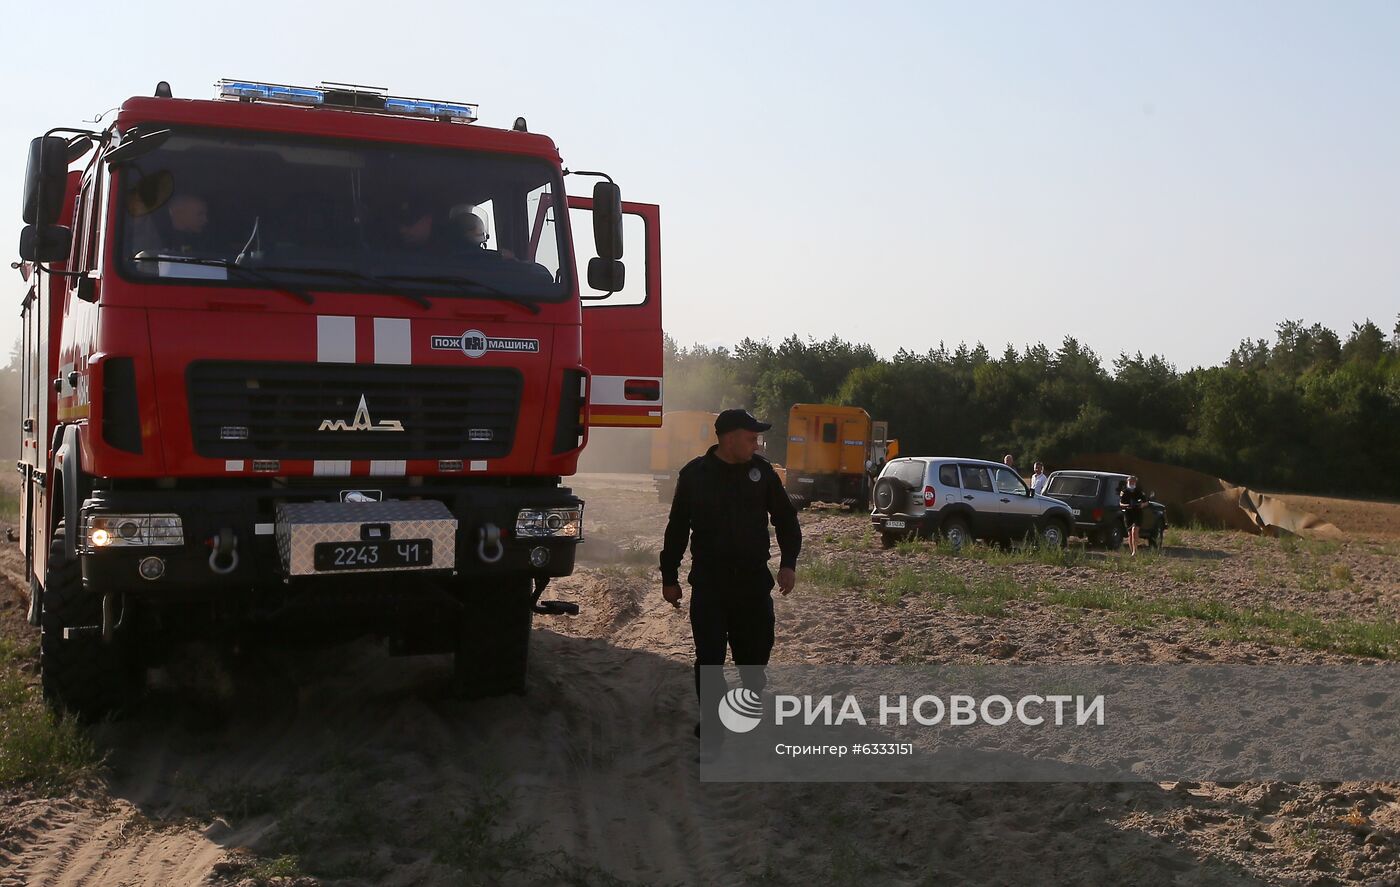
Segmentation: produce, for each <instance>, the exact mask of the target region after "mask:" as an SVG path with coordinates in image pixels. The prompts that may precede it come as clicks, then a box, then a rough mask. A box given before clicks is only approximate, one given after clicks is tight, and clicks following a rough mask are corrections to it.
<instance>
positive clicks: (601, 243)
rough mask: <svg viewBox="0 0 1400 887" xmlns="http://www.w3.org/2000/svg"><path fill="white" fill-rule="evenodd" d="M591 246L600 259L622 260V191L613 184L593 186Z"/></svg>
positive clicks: (606, 183) (605, 183) (602, 183)
mask: <svg viewBox="0 0 1400 887" xmlns="http://www.w3.org/2000/svg"><path fill="white" fill-rule="evenodd" d="M593 246H594V248H595V250H596V251H597V253H598V257H599V258H601V259H607V260H610V261H614V262H615V261H617V260H618V259H620V258H622V189H621V188H619V187H617V185H616V184H614V183H613V182H599V183H598V184H596V185H594V186H593ZM592 264H593V263H591V262H590V263H589V276H590V277H592V274H593V271H592Z"/></svg>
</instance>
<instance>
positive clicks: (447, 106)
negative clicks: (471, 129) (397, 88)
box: [384, 97, 476, 123]
mask: <svg viewBox="0 0 1400 887" xmlns="http://www.w3.org/2000/svg"><path fill="white" fill-rule="evenodd" d="M384 110H385V112H386V113H389V114H405V115H407V116H409V117H433V118H436V119H444V118H445V119H448V120H463V121H466V122H468V123H470V122H471V121H473V120H475V119H476V105H465V104H460V103H458V102H433V101H428V100H427V99H405V98H392V97H386V98H385V99H384Z"/></svg>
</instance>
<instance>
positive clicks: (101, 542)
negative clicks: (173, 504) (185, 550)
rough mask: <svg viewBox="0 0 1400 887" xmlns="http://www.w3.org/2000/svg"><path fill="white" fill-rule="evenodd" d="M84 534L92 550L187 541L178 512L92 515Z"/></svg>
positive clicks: (174, 543) (175, 543)
mask: <svg viewBox="0 0 1400 887" xmlns="http://www.w3.org/2000/svg"><path fill="white" fill-rule="evenodd" d="M84 535H85V537H86V539H87V548H88V549H89V550H96V549H99V548H127V547H130V548H135V547H138V546H149V545H184V544H185V528H184V524H183V522H182V521H181V520H180V516H179V515H178V514H90V515H88V517H87V526H86V533H85V534H84Z"/></svg>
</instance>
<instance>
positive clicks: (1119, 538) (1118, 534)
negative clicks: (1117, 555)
mask: <svg viewBox="0 0 1400 887" xmlns="http://www.w3.org/2000/svg"><path fill="white" fill-rule="evenodd" d="M1103 540H1104V541H1103V544H1104V547H1105V548H1107V549H1108V550H1109V551H1117V550H1118V549H1120V548H1122V547H1123V525H1122V524H1121V523H1115V524H1114V525H1113V526H1112V527H1111V528H1110V529H1109V530H1108V531H1107V532H1106V533H1104V534H1103Z"/></svg>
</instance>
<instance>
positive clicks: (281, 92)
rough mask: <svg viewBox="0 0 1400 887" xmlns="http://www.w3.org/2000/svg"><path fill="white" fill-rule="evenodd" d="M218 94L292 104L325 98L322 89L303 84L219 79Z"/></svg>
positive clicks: (323, 99)
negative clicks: (291, 84)
mask: <svg viewBox="0 0 1400 887" xmlns="http://www.w3.org/2000/svg"><path fill="white" fill-rule="evenodd" d="M217 85H218V87H219V95H220V96H221V97H226V98H235V99H254V100H256V99H262V100H263V101H265V102H287V103H290V104H293V105H319V104H321V103H323V102H325V100H326V91H325V90H324V89H310V88H308V87H305V86H282V85H280V84H277V83H248V82H246V81H242V80H220V81H219V82H218V84H217Z"/></svg>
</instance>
